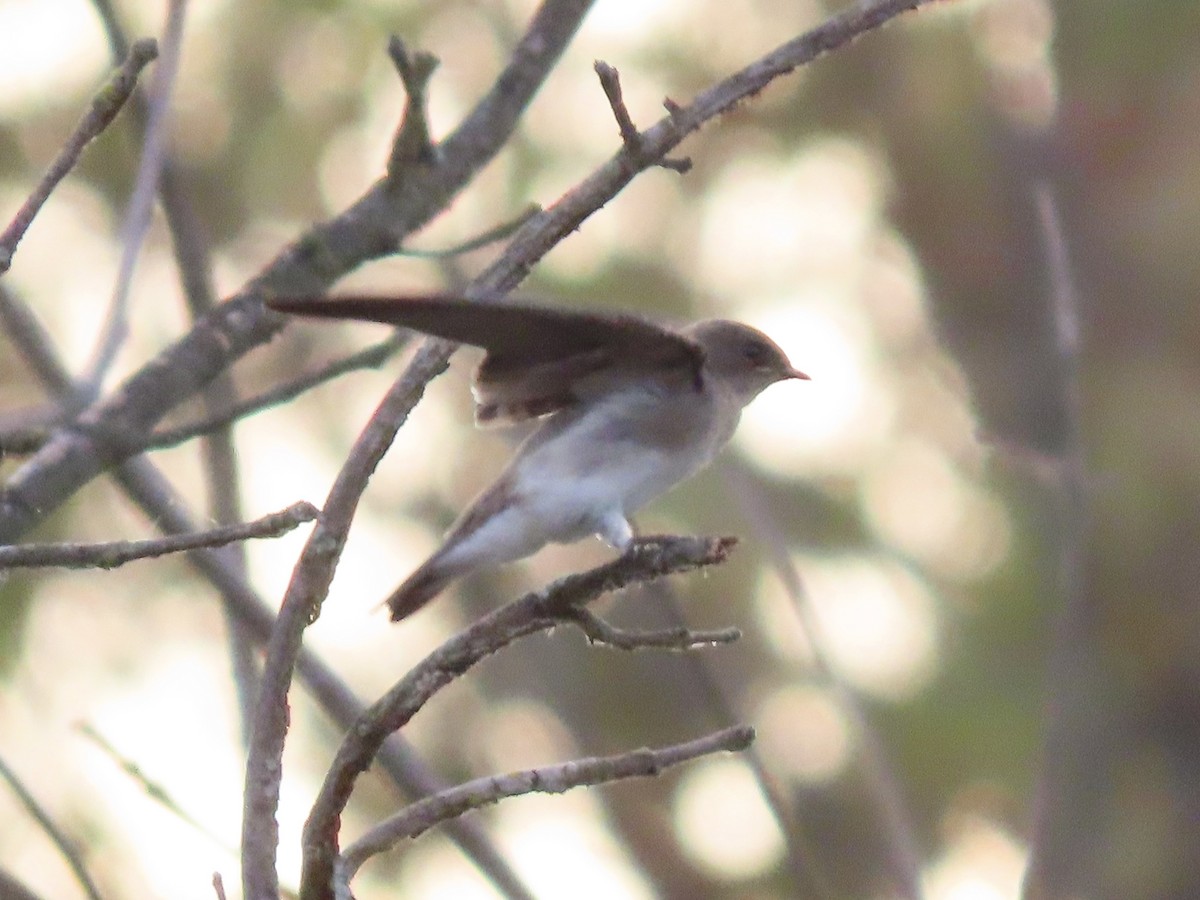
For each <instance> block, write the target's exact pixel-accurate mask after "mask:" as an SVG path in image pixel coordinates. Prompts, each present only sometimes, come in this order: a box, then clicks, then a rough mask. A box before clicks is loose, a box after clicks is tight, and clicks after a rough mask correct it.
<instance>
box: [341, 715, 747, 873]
mask: <svg viewBox="0 0 1200 900" xmlns="http://www.w3.org/2000/svg"><path fill="white" fill-rule="evenodd" d="M753 742H754V729H753V728H749V727H748V726H745V725H738V726H735V727H733V728H724V729H722V730H720V731H716V732H713V733H712V734H708V735H705V736H704V737H700V738H696V739H695V740H691V741H685V742H683V743H679V744H671V745H668V746H666V747H661V748H658V749H654V750H652V749H650V748H648V747H643V748H642V749H640V750H631V751H629V752H627V753H618V754H616V755H613V756H592V757H587V758H585V759H575V760H572V761H570V762H566V763H560V764H559V765H556V766H543V767H540V768H536V769H526V770H524V771H521V772H510V773H508V774H507V775H489V776H487V777H484V778H477V779H475V780H473V781H468V782H466V783H465V784H460V785H457V786H456V787H453V788H450V789H449V790H445V791H442V792H441V793H440V794H437V795H435V796H433V797H426V798H425V799H423V800H419V801H417V802H416V803H413V804H411V805H409V806H407V807H405V808H404V809H403V810H401V811H400V812H398V813H397V814H396V815H394V816H391V817H389V818H387V819H385V820H383V821H382V822H380V823H379V824H378V825H376V826H375V827H374V828H372V829H371V830H370V831H368V832H367V833H366V834H364V835H363V836H362V837H360V838H359V839H358V840H357V841H355V842H354V843H353V844H351V845H350V846H349V847H347V848H346V852H345V853H343V854H342V857H341V859H340V860H339V863H338V871H337V875H336V877H337V880H338V882H339V885H340V886H342V887H344V888H346V889H347V890H348V888H349V883H350V879H351V878H353V877H354V874H355V873H356V872H357V871H358V869H359V868H360V867H361V866H362V864H363V863H364V862H366V861H367V860H368V859H370V858H371V857H372V856H375V855H376V854H378V853H382V852H384V851H385V850H389V849H391V848H392V847H394V846H395V845H396V844H397V843H399V842H400V841H402V840H406V839H411V838H415V837H417V836H418V835H420V834H422V833H423V832H426V831H428V830H429V829H430V828H433V827H434V826H436V825H439V824H441V823H442V822H445V821H447V820H448V819H452V818H456V817H458V816H461V815H462V814H463V813H465V812H468V811H470V810H473V809H481V808H483V807H484V806H490V805H491V804H493V803H498V802H499V801H501V800H503V799H505V798H508V797H519V796H521V795H523V794H535V793H537V794H561V793H565V792H566V791H569V790H571V789H573V788H577V787H584V786H587V785H596V784H606V783H609V782H613V781H620V780H623V779H626V778H647V777H656V776H658V775H659V774H661V773H662V771H663V770H664V769H667V768H670V767H672V766H677V765H679V764H681V763H685V762H690V761H691V760H694V759H699V758H700V757H702V756H710V755H712V754H714V753H736V752H738V751H741V750H745V749H746V748H748V747H749V746H750V745H751V744H752V743H753Z"/></svg>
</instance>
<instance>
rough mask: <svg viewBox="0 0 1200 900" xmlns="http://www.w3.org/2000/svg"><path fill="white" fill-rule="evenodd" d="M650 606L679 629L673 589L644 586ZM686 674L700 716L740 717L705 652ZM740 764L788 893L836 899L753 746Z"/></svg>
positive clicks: (724, 679) (688, 662)
mask: <svg viewBox="0 0 1200 900" xmlns="http://www.w3.org/2000/svg"><path fill="white" fill-rule="evenodd" d="M645 590H647V591H648V592H649V593H650V595H651V601H650V602H651V604H652V605H653V607H654V608H655V609H657V610H660V611H661V612H662V613H663V614H665V615H667V616H669V617H670V618H672V619H674V620H675V621H676V622H678V623H679V624H680V626H681V627H683V626H684V623H685V617H684V611H683V609H682V604H681V603H680V600H679V595H678V592H677V591H676V590H674V588H673V586H672V585H670V584H668V583H666V582H663V581H658V582H655V583H654V584H651V585H647V586H646V588H645ZM683 663H684V665H685V666H687V669H688V670H689V674H688V675H687V678H688V681H689V683H690V684H691V686H692V688H693V690H695V691H696V692H697V693H698V694H699V695H700V696H701V697H702V703H703V705H704V708H705V711H706V712H707V713H708V715H709V716H710V717H711V718H712V719H714V720H715V721H718V722H733V721H737V720H738V719H740V718H741V717H742V709H741V708H740V704H739V703H738V700H737V697H736V693H737V692H736V691H735V689H734V688H732V687H731V685H730V684H729V677H728V670H727V669H726V668H724V667H723V666H721V665H720V663H719V662H718V661H717V660H714V658H713V657H712V656H710V655H709V654H707V653H691V654H688V655H687V656H685V657H684V658H683ZM745 762H746V765H747V766H748V767H749V769H750V771H751V772H752V773H753V775H754V779H755V781H757V782H758V786H759V788H760V789H761V790H762V793H763V798H764V799H765V800H766V803H767V807H768V808H769V809H770V810H771V814H772V815H773V816H774V817H775V821H776V822H777V823H778V825H779V830H780V831H781V832H782V833H783V836H784V840H786V841H787V857H786V859H787V865H788V867H789V868H790V869H791V871H792V877H793V878H794V879H795V886H794V888H793V890H792V893H794V894H796V895H797V896H801V897H807V898H812V900H833V898H835V897H837V896H838V894H837V891H836V890H834V888H833V885H832V883H831V882H830V876H829V874H828V872H827V871H826V867H825V866H824V865H823V864H822V863H821V861H820V853H819V852H818V848H817V847H816V846H815V845H814V844H813V841H812V840H811V839H810V838H809V836H808V835H807V834H806V833H805V831H804V829H803V827H802V823H801V822H800V821H799V817H798V816H797V815H796V811H795V804H793V803H790V802H789V800H788V797H787V795H786V794H785V792H784V788H783V787H782V786H781V785H780V783H779V779H778V778H776V777H775V775H774V774H773V773H772V772H771V771H770V770H769V769H768V767H767V764H766V761H765V760H764V759H763V755H762V752H761V750H760V749H759V748H758V747H750V748H749V749H747V751H746V753H745Z"/></svg>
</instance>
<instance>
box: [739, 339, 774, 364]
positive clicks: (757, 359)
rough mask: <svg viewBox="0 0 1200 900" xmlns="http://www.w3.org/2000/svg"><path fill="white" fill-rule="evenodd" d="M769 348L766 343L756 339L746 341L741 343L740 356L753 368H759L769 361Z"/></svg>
mask: <svg viewBox="0 0 1200 900" xmlns="http://www.w3.org/2000/svg"><path fill="white" fill-rule="evenodd" d="M770 355H771V353H770V350H768V349H767V347H766V345H764V344H760V343H758V342H757V341H747V342H746V343H745V344H743V345H742V358H743V359H745V360H746V362H748V363H750V365H752V366H754V367H755V368H760V367H762V366H765V365H767V363H768V362H770Z"/></svg>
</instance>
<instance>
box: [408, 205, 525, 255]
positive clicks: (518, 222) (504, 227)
mask: <svg viewBox="0 0 1200 900" xmlns="http://www.w3.org/2000/svg"><path fill="white" fill-rule="evenodd" d="M541 211H542V208H541V206H539V205H538V204H536V203H531V204H530V205H529V206H527V207H526V208H525V209H524V210H523V211H522V212H520V213H519V214H518V215H517V217H516V218H514V219H513V220H512V221H511V222H503V223H501V224H500V225H497V226H496V227H495V228H492V229H489V230H488V231H485V232H484V233H483V234H481V235H479V236H478V237H473V238H471V239H470V240H468V241H463V242H462V243H461V244H455V245H453V246H451V247H446V248H445V249H442V250H419V249H417V248H414V247H401V248H400V250H398V251H397V252H396V255H397V256H411V257H415V258H416V259H450V258H453V257H455V256H462V255H463V254H464V253H470V252H472V251H474V250H478V249H480V248H481V247H486V246H487V245H488V244H494V243H496V242H497V241H502V240H504V239H505V238H506V237H510V236H511V235H512V234H513V233H514V232H516V230H517V229H518V228H520V227H521V226H522V225H524V224H525V223H526V222H528V221H529V220H530V219H532V218H533V217H534V216H536V215H537V214H538V213H540V212H541Z"/></svg>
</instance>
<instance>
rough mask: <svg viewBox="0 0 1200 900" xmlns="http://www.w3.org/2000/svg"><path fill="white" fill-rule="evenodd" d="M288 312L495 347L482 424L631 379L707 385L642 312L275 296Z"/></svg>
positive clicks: (685, 344)
mask: <svg viewBox="0 0 1200 900" xmlns="http://www.w3.org/2000/svg"><path fill="white" fill-rule="evenodd" d="M267 305H268V306H269V307H271V308H272V309H275V310H278V311H280V312H288V313H295V314H298V315H306V316H316V317H320V318H331V319H358V320H363V321H370V322H380V323H383V324H387V325H396V326H400V327H403V328H411V329H413V330H414V331H420V332H422V333H424V334H430V335H433V336H435V337H440V338H445V339H446V340H450V341H455V342H457V343H462V344H471V345H473V346H476V347H482V348H483V349H484V350H486V351H487V355H486V356H485V357H484V360H483V362H482V363H480V365H479V368H478V370H477V371H476V373H475V385H474V390H475V398H476V404H477V406H476V421H477V422H479V423H480V424H493V423H500V422H506V421H507V422H513V421H521V420H522V419H529V418H535V417H538V416H542V415H546V414H548V413H551V412H555V411H557V410H559V409H562V408H564V407H565V406H569V405H571V404H572V403H574V402H576V401H577V400H578V399H580V397H581V396H585V395H586V396H594V395H595V394H597V393H600V392H603V391H606V390H614V389H617V388H618V387H619V385H620V384H621V383H623V382H625V381H626V380H627V379H629V378H632V377H640V378H647V377H649V378H663V379H680V378H686V379H690V380H691V381H693V382H695V383H697V384H698V383H699V378H700V369H701V366H702V365H703V363H704V351H703V350H702V349H701V348H700V345H699V344H697V343H696V342H695V341H693V340H691V339H690V338H688V337H685V336H684V335H682V334H680V333H679V332H676V331H673V330H671V329H669V328H666V327H664V326H662V325H659V324H657V323H654V322H651V321H650V320H648V319H645V318H642V317H641V316H637V315H632V314H597V313H588V312H578V311H575V310H568V309H562V308H555V307H547V306H537V305H533V304H528V303H509V302H495V303H487V302H475V301H470V300H466V299H464V298H463V297H461V296H456V295H452V294H434V295H421V296H399V297H371V296H348V297H321V298H300V297H297V298H290V297H272V298H268V300H267Z"/></svg>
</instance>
